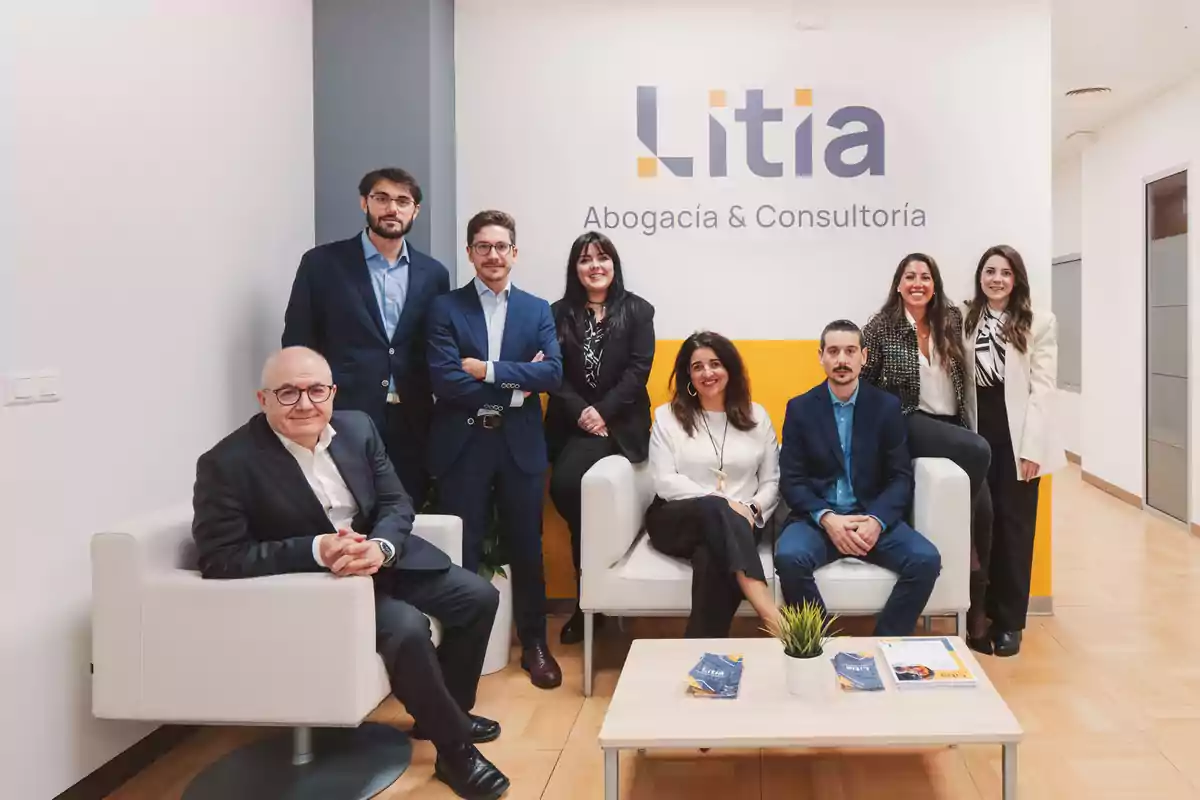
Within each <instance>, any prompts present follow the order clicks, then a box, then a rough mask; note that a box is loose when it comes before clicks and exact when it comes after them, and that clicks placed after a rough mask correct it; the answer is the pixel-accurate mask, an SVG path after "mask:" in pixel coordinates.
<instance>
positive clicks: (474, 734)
mask: <svg viewBox="0 0 1200 800" xmlns="http://www.w3.org/2000/svg"><path fill="white" fill-rule="evenodd" d="M467 717H469V718H470V720H471V741H472V742H474V743H475V744H483V743H484V742H494V741H496V740H497V739H499V738H500V723H499V722H496V721H495V720H494V719H488V718H487V717H481V716H478V715H477V714H467ZM408 735H409V736H411V737H412V738H414V739H428V738H429V737H428V736H426V735H425V732H424V731H422V730H421V727H420V726H419V725H413V726H412V730H410V731H409V732H408Z"/></svg>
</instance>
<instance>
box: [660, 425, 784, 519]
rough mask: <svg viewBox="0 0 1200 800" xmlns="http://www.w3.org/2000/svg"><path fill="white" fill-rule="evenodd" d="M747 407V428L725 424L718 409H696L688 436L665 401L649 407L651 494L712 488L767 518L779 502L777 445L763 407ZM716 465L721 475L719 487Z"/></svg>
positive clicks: (680, 496) (688, 494) (696, 493)
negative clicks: (753, 505) (750, 505)
mask: <svg viewBox="0 0 1200 800" xmlns="http://www.w3.org/2000/svg"><path fill="white" fill-rule="evenodd" d="M750 411H751V414H752V416H753V417H754V420H755V422H756V424H755V426H754V427H753V428H751V429H750V430H748V431H739V430H738V429H737V428H735V427H733V426H732V425H727V424H726V421H727V418H726V416H725V414H724V412H719V411H702V412H701V418H699V419H697V421H696V422H697V424H696V432H695V434H694V435H692V436H688V435H687V433H686V432H685V431H684V429H683V426H682V425H680V424H679V420H677V419H675V414H674V413H672V411H671V406H670V405H662V406H659V407H658V408H657V409H655V411H654V427H653V428H652V429H651V431H650V471H651V472H652V473H653V475H654V492H655V494H657V495H658V496H659V497H661V498H662V499H664V500H668V501H670V500H686V499H688V498H692V497H703V496H705V495H709V494H717V495H721V496H722V497H725V498H726V499H728V500H738V501H741V502H743V503H749V502H754V503H756V504H757V505H758V507H759V509H760V510H761V511H762V515H763V519H764V520H766V519H770V518H771V514H772V513H774V511H775V506H776V505H777V504H778V502H779V448H778V445H777V439H776V438H775V428H774V427H772V426H771V418H770V417H769V416H767V412H766V410H765V409H764V408H763V407H762V406H760V405H759V404H758V403H751V404H750ZM705 422H707V423H708V424H707V427H706V426H705ZM722 453H723V458H722ZM718 471H720V472H724V473H725V476H726V477H725V488H724V489H722V490H718V489H717V481H718V479H719V477H720V476H719V475H718Z"/></svg>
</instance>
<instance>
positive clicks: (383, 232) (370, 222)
mask: <svg viewBox="0 0 1200 800" xmlns="http://www.w3.org/2000/svg"><path fill="white" fill-rule="evenodd" d="M395 221H396V222H399V223H400V229H399V230H396V229H394V228H385V227H383V225H382V224H380V221H379V217H373V216H371V212H370V211H368V212H367V227H368V228H370V229H371V233H374V234H375V235H376V236H381V237H383V238H384V239H403V238H404V237H405V236H407V235H408V232H409V231H410V230H412V226H413V223H414V222H415V221H416V219H415V218H414V219H410V220H409V221H408V222H404V221H403V220H402V219H400V218H399V217H397V218H396V220H395Z"/></svg>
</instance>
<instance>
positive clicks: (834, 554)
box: [775, 519, 942, 636]
mask: <svg viewBox="0 0 1200 800" xmlns="http://www.w3.org/2000/svg"><path fill="white" fill-rule="evenodd" d="M839 558H846V556H844V555H842V554H841V553H840V552H839V551H838V549H837V548H836V547H835V546H834V544H833V542H832V541H831V540H830V538H829V534H827V533H826V532H825V531H824V529H819V528H817V527H816V526H814V525H813V523H812V521H811V520H808V519H793V520H792V521H791V522H789V523H788V525H787V527H785V528H784V529H783V533H782V534H781V535H780V537H779V542H778V543H777V544H776V547H775V572H776V573H778V575H779V584H780V587H781V588H782V589H783V600H784V602H785V603H788V604H789V605H800V604H801V603H803V602H804V601H805V600H809V601H812V602H815V603H818V604H819V605H820V606H821V608H825V601H824V600H822V599H821V593H820V591H818V590H817V582H816V580H814V578H813V573H814V572H816V571H817V570H818V569H820V568H821V567H823V566H825V565H826V564H829V563H832V562H834V561H836V560H838V559H839ZM862 560H863V561H867V562H869V563H871V564H876V565H878V566H880V567H883V568H884V569H887V570H891V571H892V572H894V573H896V574H897V575H899V576H900V577H899V580H897V581H896V585H895V587H894V588H893V589H892V594H891V596H890V597H888V601H887V604H886V605H884V607H883V611H881V612H880V613H879V617H878V618H877V619H876V620H875V635H876V636H908V635H910V634H911V633H912V632H913V628H915V627H916V624H917V619H918V618H919V617H920V616H921V612H922V611H924V610H925V603H927V602H928V601H929V595H930V594H932V593H933V585H934V583H936V582H937V578H938V575H939V574H940V573H941V571H942V556H941V554H940V553H938V551H937V548H936V547H934V546H933V542H931V541H929V540H928V539H926V538H925V537H924V536H922V535H921V534H919V533H917V532H916V531H915V530H913V529H912V528H911V527H910V526H909V525H908V524H907V523H905V522H897V523H896V524H895V525H893V526H892V527H891V528H888V529H887V530H886V531H884V532H883V533H882V534H880V536H879V541H877V542H876V543H875V546H874V547H873V548H871V552H869V553H867V554H866V555H865V556H863V557H862Z"/></svg>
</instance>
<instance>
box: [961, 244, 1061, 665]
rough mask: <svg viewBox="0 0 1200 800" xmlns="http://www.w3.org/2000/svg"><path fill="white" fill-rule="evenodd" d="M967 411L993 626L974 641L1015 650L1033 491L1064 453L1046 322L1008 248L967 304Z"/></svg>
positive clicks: (1021, 624)
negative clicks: (975, 442) (986, 457)
mask: <svg viewBox="0 0 1200 800" xmlns="http://www.w3.org/2000/svg"><path fill="white" fill-rule="evenodd" d="M965 343H966V346H967V348H968V350H969V357H968V359H967V406H968V415H969V417H970V419H971V422H972V425H973V427H974V428H975V430H977V431H978V432H979V434H980V435H981V436H983V438H984V439H986V440H987V442H988V444H989V445H990V446H991V448H992V462H991V466H990V467H989V469H988V477H987V483H988V488H989V491H990V493H991V498H992V509H993V522H992V546H991V552H990V553H989V554H986V555H985V554H980V555H981V557H983V558H982V560H983V562H984V563H982V564H981V567H982V569H983V570H984V571H985V572H986V574H987V577H988V581H987V586H986V591H985V596H984V600H983V608H982V609H979V610H976V613H977V614H980V615H983V616H986V617H987V618H988V619H990V621H991V627H990V629H989V630H988V633H987V635H986V636H985V637H984V638H983V639H982V640H981V641H979V642H978V644H979V648H977V649H982V650H983V651H984V652H994V653H995V654H996V655H998V656H1014V655H1016V654H1017V653H1018V652H1020V650H1021V636H1022V631H1024V630H1025V616H1026V613H1027V612H1028V610H1029V582H1030V575H1031V572H1032V570H1033V539H1034V530H1035V528H1036V523H1037V506H1038V483H1039V481H1040V479H1041V476H1042V475H1046V474H1048V473H1050V472H1053V471H1054V470H1056V469H1059V468H1060V467H1062V466H1063V465H1064V464H1065V463H1066V455H1065V453H1064V452H1063V449H1062V446H1061V445H1060V444H1059V443H1058V441H1057V437H1056V436H1055V435H1054V420H1053V419H1052V415H1053V400H1054V391H1055V381H1056V379H1057V374H1058V342H1057V327H1056V323H1055V319H1054V314H1052V313H1050V312H1049V311H1038V312H1037V313H1036V314H1035V313H1034V311H1033V303H1032V300H1031V298H1030V291H1029V274H1028V272H1026V270H1025V260H1024V259H1022V258H1021V254H1020V253H1018V252H1017V251H1016V250H1014V249H1013V248H1012V247H1009V246H1008V245H997V246H995V247H991V248H989V249H988V250H987V251H986V252H984V254H983V256H982V257H981V258H980V259H979V266H978V267H976V269H975V296H974V298H972V300H971V302H970V303H968V304H967V306H966V338H965Z"/></svg>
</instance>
